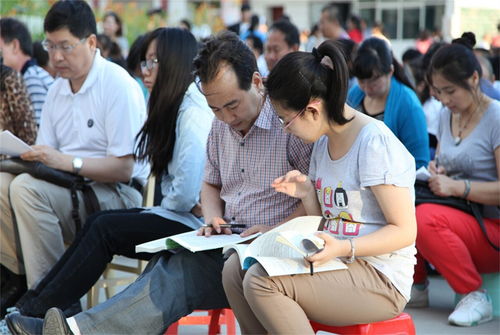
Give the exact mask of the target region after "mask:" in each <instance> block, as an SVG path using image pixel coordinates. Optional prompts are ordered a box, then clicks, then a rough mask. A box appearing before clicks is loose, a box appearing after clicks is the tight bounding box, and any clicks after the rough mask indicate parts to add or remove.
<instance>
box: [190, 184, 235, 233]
mask: <svg viewBox="0 0 500 335" xmlns="http://www.w3.org/2000/svg"><path fill="white" fill-rule="evenodd" d="M201 204H202V211H203V217H204V218H205V223H207V224H211V225H212V227H213V228H211V227H202V228H200V230H199V231H198V235H205V236H210V235H212V234H213V233H218V234H220V233H223V234H231V233H232V232H231V229H229V228H223V229H221V228H220V227H219V225H220V224H223V223H226V222H225V221H224V219H223V216H224V206H225V203H224V201H223V200H222V199H221V197H220V187H219V186H216V185H212V184H209V183H207V182H203V184H202V185H201Z"/></svg>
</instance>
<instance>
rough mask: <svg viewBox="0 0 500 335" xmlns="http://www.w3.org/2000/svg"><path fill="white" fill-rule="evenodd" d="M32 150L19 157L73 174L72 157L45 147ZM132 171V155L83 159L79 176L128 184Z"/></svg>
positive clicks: (103, 181) (105, 181)
mask: <svg viewBox="0 0 500 335" xmlns="http://www.w3.org/2000/svg"><path fill="white" fill-rule="evenodd" d="M32 148H33V149H34V150H33V151H29V152H26V153H24V154H22V155H21V158H22V159H24V160H27V161H37V162H42V163H43V164H45V165H47V166H49V167H51V168H54V169H58V170H62V171H67V172H73V158H74V156H72V155H66V154H63V153H62V152H60V151H58V150H56V149H54V148H51V147H49V146H46V145H34V146H33V147H32ZM133 169H134V158H133V156H132V155H126V156H123V157H113V156H110V157H104V158H88V157H87V158H83V167H82V169H81V170H80V173H79V174H80V175H81V176H84V177H86V178H90V179H92V180H95V181H97V182H102V183H116V182H128V181H129V180H130V177H131V176H132V171H133Z"/></svg>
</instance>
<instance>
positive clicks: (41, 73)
mask: <svg viewBox="0 0 500 335" xmlns="http://www.w3.org/2000/svg"><path fill="white" fill-rule="evenodd" d="M21 73H22V74H23V79H24V83H25V84H26V89H27V90H28V95H29V97H30V100H31V104H32V105H33V112H34V115H33V116H34V118H35V122H36V124H37V125H40V116H41V115H42V106H43V103H44V102H45V97H46V96H47V91H48V90H49V87H50V85H52V83H53V82H54V78H52V77H51V76H50V74H49V73H48V72H47V71H45V70H44V69H42V68H41V67H40V66H38V65H36V62H35V61H33V60H30V61H28V62H27V63H26V64H25V65H24V67H23V69H22V70H21Z"/></svg>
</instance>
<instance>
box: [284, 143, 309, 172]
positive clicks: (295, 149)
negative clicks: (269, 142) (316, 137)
mask: <svg viewBox="0 0 500 335" xmlns="http://www.w3.org/2000/svg"><path fill="white" fill-rule="evenodd" d="M289 136H290V137H289V139H288V160H289V163H290V165H291V166H293V168H294V169H296V170H299V171H300V172H302V173H303V174H305V175H307V174H308V171H309V163H310V160H311V152H312V149H313V145H312V144H306V143H304V142H302V140H300V139H299V138H298V137H296V136H293V135H289Z"/></svg>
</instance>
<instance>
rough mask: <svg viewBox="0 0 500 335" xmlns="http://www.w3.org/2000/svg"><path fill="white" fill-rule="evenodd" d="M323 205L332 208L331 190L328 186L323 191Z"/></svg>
mask: <svg viewBox="0 0 500 335" xmlns="http://www.w3.org/2000/svg"><path fill="white" fill-rule="evenodd" d="M323 204H324V205H325V207H333V202H332V188H331V187H330V186H328V187H325V188H324V189H323Z"/></svg>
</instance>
